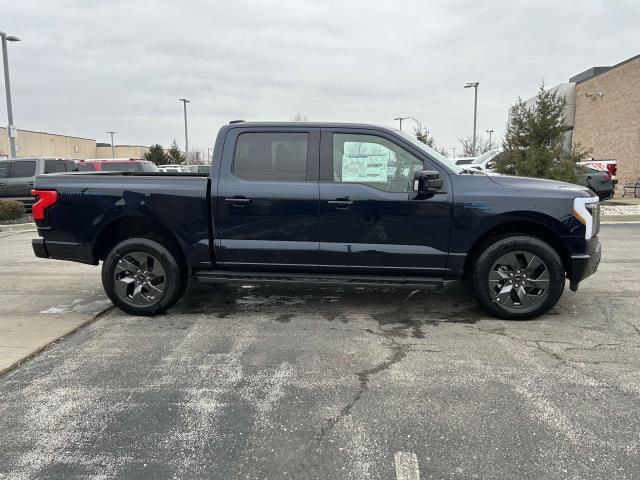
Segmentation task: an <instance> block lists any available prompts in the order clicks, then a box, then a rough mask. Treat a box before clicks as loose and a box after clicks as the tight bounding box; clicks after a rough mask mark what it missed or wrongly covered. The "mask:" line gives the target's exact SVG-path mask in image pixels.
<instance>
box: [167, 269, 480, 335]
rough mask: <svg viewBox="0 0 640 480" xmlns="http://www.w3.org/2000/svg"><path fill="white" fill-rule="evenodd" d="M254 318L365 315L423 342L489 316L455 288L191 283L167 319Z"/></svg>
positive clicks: (463, 289) (466, 290) (466, 291)
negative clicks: (430, 330) (440, 330)
mask: <svg viewBox="0 0 640 480" xmlns="http://www.w3.org/2000/svg"><path fill="white" fill-rule="evenodd" d="M246 313H258V314H260V315H264V316H265V317H269V318H272V319H273V321H275V322H279V323H289V322H292V321H294V320H300V319H304V318H305V317H309V316H311V315H314V316H318V315H319V316H321V317H322V318H324V319H325V320H327V321H328V322H335V321H339V322H342V323H349V322H350V321H351V320H352V319H354V318H359V317H361V316H362V315H368V316H369V317H371V318H372V319H373V320H375V321H376V322H377V323H378V324H379V326H380V327H381V328H383V329H384V330H385V331H386V332H387V333H392V334H393V333H394V332H395V333H397V334H400V335H403V336H405V335H406V334H408V333H409V332H410V334H411V336H413V337H415V338H424V336H425V334H424V330H423V329H424V328H425V327H437V326H438V325H439V324H442V323H462V324H474V323H476V322H478V321H479V320H481V319H483V318H487V315H486V314H485V313H484V312H483V311H482V310H481V308H480V306H479V305H478V304H477V303H476V301H475V299H474V298H473V293H472V291H471V288H470V286H469V285H468V284H467V283H464V282H454V283H452V284H450V285H448V286H447V287H446V288H445V290H443V291H438V292H427V291H421V290H410V289H396V288H365V287H340V288H336V287H322V288H318V287H309V286H293V285H251V284H247V285H240V286H231V285H217V286H211V285H201V284H197V283H195V282H193V283H192V284H190V285H189V288H188V289H187V291H186V292H185V295H184V297H183V299H182V300H181V301H180V302H179V303H178V304H177V305H176V307H174V308H173V309H171V310H170V312H169V314H174V315H175V314H178V315H186V314H206V315H212V316H215V317H218V318H225V317H229V316H236V315H242V314H246Z"/></svg>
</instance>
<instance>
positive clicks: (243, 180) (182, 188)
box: [33, 121, 600, 319]
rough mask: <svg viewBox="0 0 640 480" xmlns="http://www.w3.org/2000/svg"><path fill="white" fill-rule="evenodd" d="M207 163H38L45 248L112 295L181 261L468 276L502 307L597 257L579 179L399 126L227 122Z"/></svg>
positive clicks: (138, 286)
mask: <svg viewBox="0 0 640 480" xmlns="http://www.w3.org/2000/svg"><path fill="white" fill-rule="evenodd" d="M213 158H214V163H213V167H212V169H211V173H210V175H206V174H181V175H180V174H177V175H176V174H170V173H149V172H139V173H135V172H123V173H117V172H104V173H88V172H87V173H85V172H79V173H74V174H71V173H69V174H59V175H47V176H40V177H37V179H36V184H35V190H34V195H36V196H37V198H38V201H37V203H36V204H35V205H34V207H33V214H34V218H35V219H36V224H37V227H38V232H39V234H40V236H41V237H42V238H38V239H35V240H34V241H33V249H34V251H35V254H36V255H37V256H38V257H43V258H56V259H62V260H71V261H77V262H84V263H90V264H94V265H97V264H98V263H99V261H100V260H102V261H103V266H102V281H103V284H104V288H105V290H106V292H107V294H108V296H109V298H110V299H111V300H112V301H113V303H115V304H116V305H117V306H118V307H120V308H121V309H123V310H124V311H126V312H130V313H132V314H137V315H153V314H157V313H160V312H163V311H164V310H166V309H167V308H169V307H171V306H172V305H173V304H175V302H177V301H178V300H179V298H180V297H181V295H182V294H183V292H184V289H185V286H186V284H187V281H188V279H189V277H195V278H196V279H197V280H199V281H203V282H213V283H221V282H222V283H227V282H242V283H255V282H276V283H284V282H295V283H315V284H323V285H368V286H383V287H388V286H407V287H410V288H423V289H437V288H440V287H442V286H443V285H444V284H445V283H447V282H448V281H453V280H460V279H468V280H469V281H471V282H472V284H473V288H474V291H475V295H476V297H477V299H478V302H479V303H480V304H481V305H482V306H483V307H484V308H485V309H486V310H487V311H488V312H490V313H491V314H492V315H494V316H496V317H499V318H512V319H524V318H533V317H536V316H538V315H541V314H543V313H544V312H546V311H547V310H549V309H550V308H551V307H552V306H553V305H555V303H556V302H557V301H558V299H559V298H560V296H561V295H562V292H563V289H564V285H565V278H568V279H569V282H570V287H571V289H572V290H576V289H577V287H578V283H579V282H580V281H582V280H583V279H584V278H585V277H587V276H588V275H590V274H592V273H593V272H595V271H596V269H597V267H598V263H599V261H600V242H599V241H598V237H597V234H598V230H599V224H600V222H599V208H600V207H599V203H598V197H596V196H594V195H593V194H592V193H591V192H590V191H589V190H588V189H587V188H585V187H580V186H577V185H569V184H565V183H560V182H554V181H546V180H538V179H529V178H519V177H509V176H499V175H485V174H482V173H479V172H472V171H469V170H466V169H464V168H463V167H459V166H456V165H454V164H453V163H452V162H450V161H449V160H448V159H447V158H445V157H443V156H442V155H440V154H439V153H438V152H436V151H434V150H433V149H431V148H429V147H427V146H426V145H424V144H422V143H420V142H419V141H417V140H416V139H415V138H414V137H412V136H409V135H407V134H405V133H403V132H401V131H398V130H390V129H386V128H382V127H377V126H372V125H356V124H338V123H297V122H296V123H248V122H240V121H238V122H232V123H230V124H229V125H225V126H224V127H222V129H221V130H220V132H219V134H218V137H217V140H216V143H215V148H214V157H213Z"/></svg>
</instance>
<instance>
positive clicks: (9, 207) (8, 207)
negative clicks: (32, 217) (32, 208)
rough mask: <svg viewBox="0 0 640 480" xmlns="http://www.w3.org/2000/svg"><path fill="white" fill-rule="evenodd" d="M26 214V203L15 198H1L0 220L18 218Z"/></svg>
mask: <svg viewBox="0 0 640 480" xmlns="http://www.w3.org/2000/svg"><path fill="white" fill-rule="evenodd" d="M23 215H24V205H23V204H22V203H20V202H16V201H15V200H0V221H6V220H17V219H18V218H20V217H21V216H23Z"/></svg>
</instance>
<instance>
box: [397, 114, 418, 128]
mask: <svg viewBox="0 0 640 480" xmlns="http://www.w3.org/2000/svg"><path fill="white" fill-rule="evenodd" d="M394 120H398V121H399V122H400V130H402V121H403V120H413V121H414V122H416V124H418V125H420V120H416V119H415V118H413V117H396V118H394Z"/></svg>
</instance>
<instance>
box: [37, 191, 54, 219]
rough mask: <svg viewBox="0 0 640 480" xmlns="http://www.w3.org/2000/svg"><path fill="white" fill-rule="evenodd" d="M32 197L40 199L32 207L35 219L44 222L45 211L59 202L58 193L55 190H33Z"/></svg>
mask: <svg viewBox="0 0 640 480" xmlns="http://www.w3.org/2000/svg"><path fill="white" fill-rule="evenodd" d="M31 195H34V196H35V197H37V199H38V200H37V201H36V203H34V204H33V206H32V207H31V214H32V215H33V219H34V220H44V211H45V210H46V209H47V208H49V207H51V206H52V205H54V204H55V203H56V202H57V201H58V192H56V191H55V190H31Z"/></svg>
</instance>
